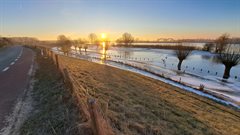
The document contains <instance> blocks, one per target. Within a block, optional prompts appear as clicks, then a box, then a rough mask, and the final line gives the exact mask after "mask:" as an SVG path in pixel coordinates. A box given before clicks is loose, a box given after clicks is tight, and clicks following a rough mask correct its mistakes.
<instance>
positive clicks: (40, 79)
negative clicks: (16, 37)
mask: <svg viewBox="0 0 240 135" xmlns="http://www.w3.org/2000/svg"><path fill="white" fill-rule="evenodd" d="M36 51H37V56H36V62H37V65H38V69H37V70H36V73H35V77H34V78H35V80H36V82H35V83H34V87H33V90H32V98H33V110H32V112H31V113H30V115H29V117H28V119H27V120H26V121H25V122H24V124H23V125H22V127H21V130H20V134H22V135H26V134H27V135H69V134H71V135H74V134H80V133H84V132H91V131H90V130H89V129H81V128H79V126H78V125H79V124H80V123H83V122H84V121H83V118H82V117H81V115H80V113H79V108H78V107H77V106H76V103H75V100H74V96H73V95H72V94H71V92H70V90H69V88H68V87H66V85H65V84H64V81H63V77H62V76H61V74H60V72H59V71H58V70H57V68H56V66H55V65H54V64H53V62H52V60H51V59H50V58H47V57H43V56H41V55H40V52H39V50H36Z"/></svg>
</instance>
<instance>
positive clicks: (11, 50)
mask: <svg viewBox="0 0 240 135" xmlns="http://www.w3.org/2000/svg"><path fill="white" fill-rule="evenodd" d="M33 56H34V52H33V51H32V50H30V49H28V48H24V47H21V46H11V47H7V48H1V49H0V129H2V128H3V127H4V126H6V116H9V115H10V114H11V113H12V111H13V108H14V106H15V104H16V102H17V100H18V98H20V97H21V95H23V93H24V90H25V89H26V88H27V86H28V83H29V80H30V72H31V69H32V68H31V67H32V63H33Z"/></svg>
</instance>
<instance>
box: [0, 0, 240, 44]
mask: <svg viewBox="0 0 240 135" xmlns="http://www.w3.org/2000/svg"><path fill="white" fill-rule="evenodd" d="M239 7H240V1H239V0H199V1H197V0H121V1H120V0H118V1H117V0H0V19H1V20H0V35H2V36H34V37H37V38H39V39H56V37H57V35H59V34H65V35H67V36H69V37H72V38H78V37H87V35H88V34H89V33H92V32H94V33H97V34H98V35H99V34H100V33H103V32H104V33H107V35H108V36H109V37H110V38H111V39H115V38H117V37H119V36H121V34H122V33H124V32H129V33H132V35H134V36H135V37H139V38H140V39H150V40H151V39H156V38H167V37H169V38H215V37H217V36H219V35H221V34H222V33H226V32H227V33H229V34H231V35H232V36H234V37H240V8H239Z"/></svg>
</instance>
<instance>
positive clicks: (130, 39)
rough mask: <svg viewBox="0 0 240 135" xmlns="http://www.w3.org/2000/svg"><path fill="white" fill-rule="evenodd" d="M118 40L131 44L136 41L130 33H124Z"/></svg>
mask: <svg viewBox="0 0 240 135" xmlns="http://www.w3.org/2000/svg"><path fill="white" fill-rule="evenodd" d="M116 42H118V43H124V44H125V45H131V44H132V43H133V42H134V38H133V36H132V35H131V34H130V33H124V34H123V35H122V37H121V38H119V39H117V40H116Z"/></svg>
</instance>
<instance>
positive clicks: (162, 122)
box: [60, 56, 240, 135]
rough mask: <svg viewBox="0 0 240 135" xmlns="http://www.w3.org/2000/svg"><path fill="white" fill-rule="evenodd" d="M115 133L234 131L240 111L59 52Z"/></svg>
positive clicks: (237, 127) (168, 85)
mask: <svg viewBox="0 0 240 135" xmlns="http://www.w3.org/2000/svg"><path fill="white" fill-rule="evenodd" d="M60 58H61V61H62V62H63V63H65V65H67V68H68V69H69V70H70V71H71V73H72V74H73V75H74V78H75V79H76V81H78V83H79V84H80V85H82V87H84V88H85V89H87V90H88V93H89V95H90V96H92V97H94V98H97V99H98V102H99V103H100V104H101V106H102V107H101V108H102V109H103V112H104V115H105V117H106V118H107V119H108V120H109V122H110V124H111V126H112V128H113V130H114V132H115V133H116V134H146V133H147V134H226V135H227V134H237V133H239V132H240V126H239V123H240V112H239V110H234V109H233V108H230V107H227V106H224V105H221V104H219V103H216V102H215V101H212V100H210V99H207V98H204V97H201V96H199V95H196V94H194V93H190V92H187V91H184V90H182V89H179V88H177V87H174V86H172V85H170V84H166V83H164V82H161V81H158V80H155V79H152V78H149V77H145V76H142V75H139V74H136V73H133V72H129V71H124V70H120V69H117V68H113V67H109V66H106V65H101V64H96V63H92V62H88V61H84V60H78V59H73V58H68V57H64V56H61V57H60Z"/></svg>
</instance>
